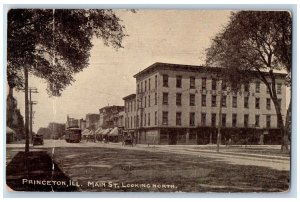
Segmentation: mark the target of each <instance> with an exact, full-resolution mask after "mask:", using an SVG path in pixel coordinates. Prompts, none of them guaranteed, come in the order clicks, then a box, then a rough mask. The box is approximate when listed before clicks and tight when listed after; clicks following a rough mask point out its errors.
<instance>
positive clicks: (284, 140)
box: [272, 97, 289, 151]
mask: <svg viewBox="0 0 300 202" xmlns="http://www.w3.org/2000/svg"><path fill="white" fill-rule="evenodd" d="M272 99H273V103H274V106H275V110H276V115H277V127H278V128H279V129H280V133H281V137H282V141H281V150H282V151H283V150H288V148H289V147H288V145H289V141H288V136H287V133H286V130H285V126H284V123H283V118H282V114H281V106H279V103H278V99H277V97H276V98H275V97H273V98H272Z"/></svg>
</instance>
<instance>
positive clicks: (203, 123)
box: [201, 113, 206, 126]
mask: <svg viewBox="0 0 300 202" xmlns="http://www.w3.org/2000/svg"><path fill="white" fill-rule="evenodd" d="M205 125H206V114H205V113H201V126H205Z"/></svg>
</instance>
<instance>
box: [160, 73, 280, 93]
mask: <svg viewBox="0 0 300 202" xmlns="http://www.w3.org/2000/svg"><path fill="white" fill-rule="evenodd" d="M195 84H196V79H195V77H193V76H191V77H190V89H195V88H196V85H195ZM201 84H202V89H204V90H205V89H206V87H207V78H206V77H202V82H201ZM269 85H271V84H269ZM221 86H222V90H226V89H227V85H226V83H225V82H222V85H221ZM163 87H169V76H168V75H167V74H164V75H163ZM176 88H182V76H176ZM281 88H282V84H281V83H277V94H281ZM211 89H212V90H217V79H216V78H212V79H211ZM249 89H250V86H249V84H244V91H245V92H249ZM255 92H256V93H260V82H259V81H257V82H255ZM267 93H269V90H268V89H267Z"/></svg>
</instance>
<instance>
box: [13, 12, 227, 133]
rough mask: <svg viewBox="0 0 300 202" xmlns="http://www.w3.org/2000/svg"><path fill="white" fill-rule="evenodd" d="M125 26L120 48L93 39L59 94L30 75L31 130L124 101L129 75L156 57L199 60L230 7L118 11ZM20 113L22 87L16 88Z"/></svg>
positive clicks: (131, 89)
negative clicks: (78, 68)
mask: <svg viewBox="0 0 300 202" xmlns="http://www.w3.org/2000/svg"><path fill="white" fill-rule="evenodd" d="M116 14H117V15H118V16H119V18H120V19H121V20H122V22H121V23H122V24H123V25H124V26H125V30H126V34H128V37H126V38H125V39H124V41H123V46H124V48H122V49H119V50H117V51H116V50H115V49H113V48H112V47H107V46H104V45H103V41H102V40H101V39H96V38H95V39H93V41H92V42H93V45H94V46H93V48H92V50H91V57H90V60H89V66H88V67H87V68H85V69H84V70H83V71H82V72H80V73H78V74H76V75H75V77H74V78H75V82H73V83H72V85H70V86H68V87H67V88H66V89H65V90H64V91H63V92H62V96H60V97H49V95H48V94H47V92H46V87H47V85H46V83H45V82H44V81H43V80H42V79H39V78H36V77H33V76H30V77H29V87H36V88H37V89H38V92H39V93H36V94H32V100H34V101H37V104H36V105H34V106H33V111H34V120H33V123H34V124H33V130H34V131H35V132H36V131H37V130H38V129H39V128H40V127H47V126H48V123H49V122H58V123H65V122H66V119H67V115H69V116H70V117H72V118H85V115H86V114H87V113H99V109H100V108H102V107H104V106H107V105H124V101H123V100H122V98H123V97H125V96H127V95H129V94H131V93H135V87H136V84H135V79H134V78H133V75H134V74H136V73H138V72H139V71H141V70H143V69H144V68H146V67H148V66H150V65H151V64H153V63H155V62H166V63H177V64H189V65H201V64H203V63H204V60H205V49H206V48H208V47H209V46H210V43H211V39H212V38H213V37H214V36H215V35H216V34H217V33H218V32H220V31H221V29H222V28H223V26H225V25H226V24H227V23H228V20H229V16H230V11H220V10H216V11H213V10H206V11H205V10H177V11H175V10H138V11H137V12H136V13H132V12H130V11H124V10H116ZM14 95H15V97H16V99H17V101H18V108H20V110H21V113H22V114H23V115H24V114H25V113H24V92H14Z"/></svg>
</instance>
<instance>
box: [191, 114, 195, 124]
mask: <svg viewBox="0 0 300 202" xmlns="http://www.w3.org/2000/svg"><path fill="white" fill-rule="evenodd" d="M194 125H195V112H190V126H194Z"/></svg>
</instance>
